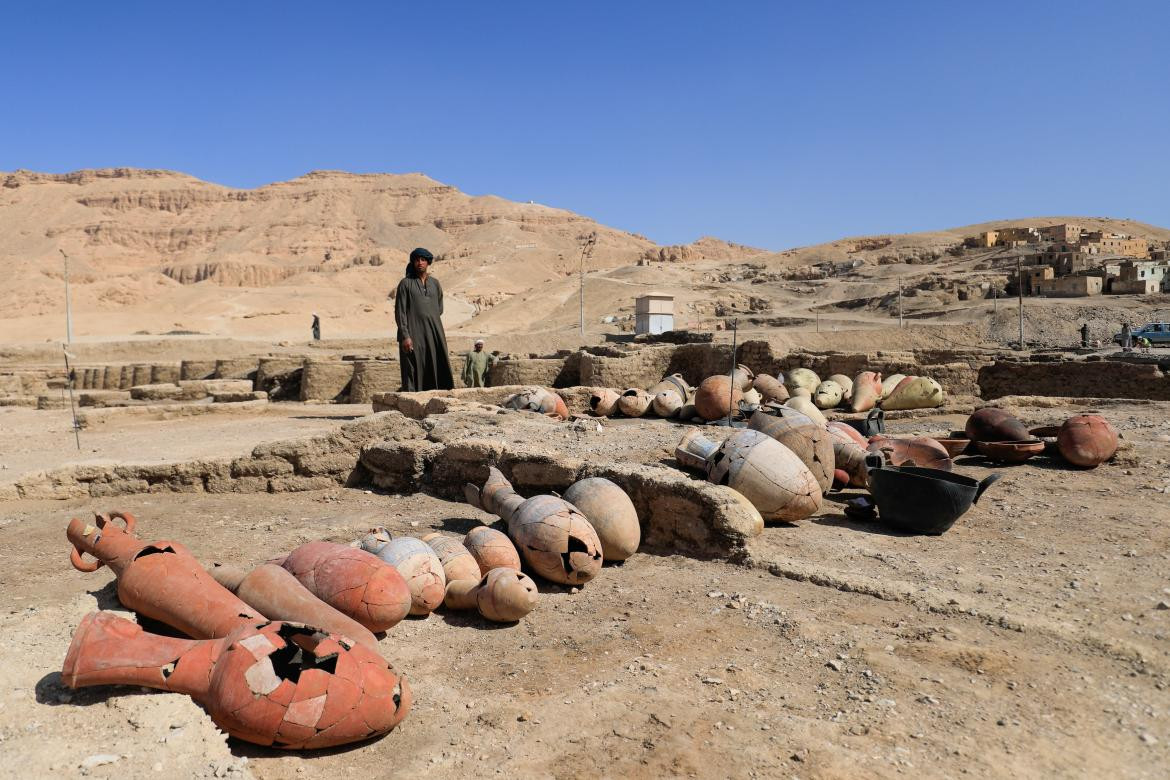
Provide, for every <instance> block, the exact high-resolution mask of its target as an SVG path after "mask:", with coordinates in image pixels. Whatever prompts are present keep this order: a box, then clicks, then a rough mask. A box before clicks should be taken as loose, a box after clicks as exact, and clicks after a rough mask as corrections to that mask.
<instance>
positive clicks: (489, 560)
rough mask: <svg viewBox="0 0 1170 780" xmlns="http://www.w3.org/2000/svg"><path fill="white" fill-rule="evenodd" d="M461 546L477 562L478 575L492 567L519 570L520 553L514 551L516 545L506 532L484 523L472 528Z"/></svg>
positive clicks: (485, 572)
mask: <svg viewBox="0 0 1170 780" xmlns="http://www.w3.org/2000/svg"><path fill="white" fill-rule="evenodd" d="M487 511H489V512H491V511H492V510H490V509H489V510H487ZM463 546H464V547H466V548H467V551H468V552H469V553H471V557H472V558H474V559H475V562H476V563H477V564H479V573H480V577H482V576H483V575H484V574H487V573H488V572H489V571H491V570H492V569H514V570H516V571H520V553H519V552H517V551H516V545H514V544H512V540H511V539H509V538H508V535H507V534H504V533H501V532H499V531H497V530H496V529H494V528H489V527H488V526H486V525H481V526H478V527H477V528H472V529H471V530H470V531H468V532H467V536H466V537H465V538H464V539H463ZM477 580H478V578H477Z"/></svg>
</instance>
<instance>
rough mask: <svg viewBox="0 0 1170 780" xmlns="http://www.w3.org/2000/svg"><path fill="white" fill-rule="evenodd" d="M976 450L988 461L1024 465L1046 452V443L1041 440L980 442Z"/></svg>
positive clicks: (976, 444)
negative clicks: (1025, 462)
mask: <svg viewBox="0 0 1170 780" xmlns="http://www.w3.org/2000/svg"><path fill="white" fill-rule="evenodd" d="M975 449H977V450H979V452H980V454H982V455H983V456H984V457H985V458H987V459H988V460H992V461H996V462H997V463H1023V462H1024V461H1026V460H1029V459H1031V458H1032V457H1033V456H1035V455H1039V454H1040V453H1042V452H1044V442H1043V441H1042V440H1040V439H1026V440H1024V441H980V442H976V443H975Z"/></svg>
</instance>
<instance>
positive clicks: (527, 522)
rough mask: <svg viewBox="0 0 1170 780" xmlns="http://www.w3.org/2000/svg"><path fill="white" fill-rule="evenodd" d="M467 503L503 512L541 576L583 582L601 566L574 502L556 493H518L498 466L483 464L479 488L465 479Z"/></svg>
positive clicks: (512, 533) (594, 542)
mask: <svg viewBox="0 0 1170 780" xmlns="http://www.w3.org/2000/svg"><path fill="white" fill-rule="evenodd" d="M463 492H464V495H465V496H466V497H467V499H468V502H469V503H471V504H472V506H476V507H479V508H480V509H485V510H487V511H489V512H494V513H496V514H498V515H499V516H500V517H501V518H503V520H504V522H505V523H506V524H507V527H508V536H510V537H511V538H512V541H514V542H515V543H516V549H518V550H519V551H520V555H522V556H523V557H524V560H525V561H527V562H528V565H529V566H530V567H532V570H533V571H535V572H536V573H537V574H539V575H540V576H542V577H544V578H545V579H548V580H551V581H552V582H559V583H561V584H564V585H583V584H584V583H586V582H588V581H589V580H591V579H593V578H594V577H596V576H597V574H598V572H600V571H601V561H602V552H601V541H600V540H599V539H598V538H597V532H596V531H594V530H593V526H592V525H590V524H589V520H587V519H586V518H585V516H584V515H583V514H581V513H580V512H579V511H578V510H577V508H576V507H575V506H573V505H572V504H570V503H569V502H567V501H565V500H563V499H560V498H557V497H556V496H533V497H532V498H529V499H524V498H521V497H520V496H519V495H517V494H516V492H515V491H514V490H513V489H512V484H511V483H510V482H508V480H507V479H505V478H504V475H503V474H502V473H500V471H499V469H497V468H496V467H494V466H490V467H488V478H487V481H486V482H485V483H484V486H483V487H482V488H476V487H475V486H474V485H470V484H469V485H466V486H465V487H464V489H463Z"/></svg>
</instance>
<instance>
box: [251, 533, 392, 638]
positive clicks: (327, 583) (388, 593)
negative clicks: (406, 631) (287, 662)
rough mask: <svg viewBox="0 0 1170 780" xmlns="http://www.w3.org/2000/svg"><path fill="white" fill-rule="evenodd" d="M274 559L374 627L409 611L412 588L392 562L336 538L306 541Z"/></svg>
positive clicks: (377, 628)
mask: <svg viewBox="0 0 1170 780" xmlns="http://www.w3.org/2000/svg"><path fill="white" fill-rule="evenodd" d="M270 563H276V564H278V565H280V566H283V567H284V568H285V569H287V570H288V571H290V572H291V573H292V575H293V576H294V577H296V578H297V580H298V581H299V582H300V583H301V584H302V585H304V586H305V587H306V588H308V590H309V592H310V593H312V594H313V595H314V596H316V597H317V598H319V599H321V600H322V601H324V602H325V603H326V604H328V605H330V606H331V607H333V608H334V609H336V610H338V611H339V612H341V613H342V614H343V615H348V616H349V617H351V618H353V619H354V620H356V621H357V622H359V623H361V624H362V625H363V626H365V627H366V628H368V629H369V630H370V631H373V632H375V633H377V632H379V631H385V630H386V629H388V628H390V627H391V626H394V625H396V624H397V623H398V622H399V621H401V620H402V619H403V618H404V617H406V616H407V614H408V613H409V612H410V607H411V598H410V588H408V587H407V585H406V580H405V579H403V577H402V575H401V574H399V573H398V570H397V569H395V568H394V567H393V566H391V565H390V564H388V563H386V562H385V561H382V560H380V559H379V558H378V557H377V556H375V555H371V554H370V553H368V552H366V551H365V550H357V549H354V548H353V547H347V546H346V545H343V544H333V543H332V542H309V543H307V544H302V545H301V546H300V547H298V548H297V549H295V550H293V551H292V552H291V553H289V554H288V555H287V556H286V557H284V558H280V559H278V560H275V561H270Z"/></svg>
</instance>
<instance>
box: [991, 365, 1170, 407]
mask: <svg viewBox="0 0 1170 780" xmlns="http://www.w3.org/2000/svg"><path fill="white" fill-rule="evenodd" d="M979 387H980V390H981V391H982V395H983V397H984V398H987V399H991V398H1000V397H1002V396H1005V395H1048V396H1064V397H1073V398H1076V397H1087V398H1148V399H1151V400H1154V401H1170V375H1168V374H1167V373H1166V372H1165V371H1163V370H1162V369H1161V368H1159V367H1158V365H1157V364H1155V363H1125V362H1120V361H1112V360H1102V361H1061V362H1032V361H1028V362H1015V361H1007V360H1000V361H997V362H996V363H994V364H992V365H990V366H984V367H983V368H981V369H979Z"/></svg>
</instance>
